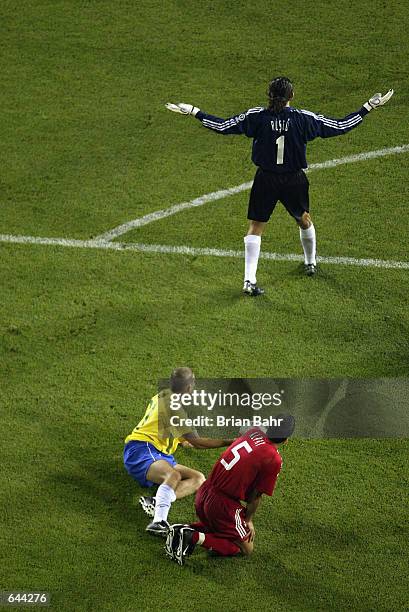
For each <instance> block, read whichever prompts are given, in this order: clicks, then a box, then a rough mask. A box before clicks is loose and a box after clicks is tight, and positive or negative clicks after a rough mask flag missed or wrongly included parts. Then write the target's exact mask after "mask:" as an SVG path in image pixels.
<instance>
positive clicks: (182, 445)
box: [180, 440, 193, 448]
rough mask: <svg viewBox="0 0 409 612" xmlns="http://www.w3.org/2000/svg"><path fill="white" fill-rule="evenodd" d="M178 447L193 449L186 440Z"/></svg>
mask: <svg viewBox="0 0 409 612" xmlns="http://www.w3.org/2000/svg"><path fill="white" fill-rule="evenodd" d="M180 445H181V447H182V448H193V444H190V442H188V440H183V442H181V443H180Z"/></svg>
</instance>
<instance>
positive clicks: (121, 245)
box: [0, 234, 409, 270]
mask: <svg viewBox="0 0 409 612" xmlns="http://www.w3.org/2000/svg"><path fill="white" fill-rule="evenodd" d="M0 242H3V243H10V244H37V245H46V246H61V247H69V248H77V249H100V250H108V251H136V252H139V253H163V254H166V255H189V256H193V257H233V258H237V259H243V257H244V252H243V251H235V250H225V249H213V248H200V247H190V246H172V245H166V244H143V243H137V242H129V243H126V242H109V241H105V242H104V241H101V240H96V239H92V240H76V239H74V238H42V237H40V236H13V235H10V234H0ZM260 257H261V258H262V259H269V260H272V261H295V262H302V261H304V258H303V256H302V255H297V254H295V253H269V252H261V254H260ZM317 259H318V262H319V263H324V264H337V265H344V266H358V267H365V268H386V269H397V270H409V261H393V260H385V259H371V258H364V259H356V258H355V257H331V256H329V257H325V256H321V257H318V258H317Z"/></svg>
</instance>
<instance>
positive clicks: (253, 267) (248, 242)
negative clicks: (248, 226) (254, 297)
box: [244, 234, 261, 284]
mask: <svg viewBox="0 0 409 612" xmlns="http://www.w3.org/2000/svg"><path fill="white" fill-rule="evenodd" d="M260 247H261V236H255V235H254V234H250V236H245V238H244V252H245V265H244V280H245V281H246V280H248V281H250V282H251V283H254V284H255V283H256V274H257V264H258V258H259V256H260Z"/></svg>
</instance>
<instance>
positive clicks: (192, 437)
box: [183, 432, 234, 449]
mask: <svg viewBox="0 0 409 612" xmlns="http://www.w3.org/2000/svg"><path fill="white" fill-rule="evenodd" d="M183 438H184V439H185V440H187V441H188V442H189V443H190V444H191V445H192V446H193V447H194V448H198V449H205V448H221V447H222V446H230V444H231V443H232V442H234V439H231V440H222V439H213V438H200V437H199V436H197V435H196V434H195V433H193V432H192V433H188V434H185V435H184V436H183Z"/></svg>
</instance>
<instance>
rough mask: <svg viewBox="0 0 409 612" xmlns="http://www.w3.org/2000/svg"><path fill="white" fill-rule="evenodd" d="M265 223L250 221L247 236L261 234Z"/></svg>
mask: <svg viewBox="0 0 409 612" xmlns="http://www.w3.org/2000/svg"><path fill="white" fill-rule="evenodd" d="M264 226H265V223H263V222H262V221H250V223H249V229H248V232H247V236H261V235H262V233H263V230H264Z"/></svg>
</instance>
